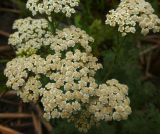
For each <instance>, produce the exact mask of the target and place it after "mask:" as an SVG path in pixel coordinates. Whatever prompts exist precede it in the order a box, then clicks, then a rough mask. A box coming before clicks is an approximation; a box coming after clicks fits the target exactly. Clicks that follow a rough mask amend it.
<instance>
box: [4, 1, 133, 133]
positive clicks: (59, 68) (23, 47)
mask: <svg viewBox="0 0 160 134" xmlns="http://www.w3.org/2000/svg"><path fill="white" fill-rule="evenodd" d="M29 1H31V0H29ZM38 2H39V1H38ZM50 2H51V1H50ZM56 2H58V1H56ZM59 2H62V1H59ZM63 2H65V1H63ZM70 2H72V1H70ZM36 4H37V3H36ZM39 4H40V2H39ZM73 5H74V3H73ZM14 29H17V30H18V31H17V32H15V33H14V34H12V35H11V36H10V38H9V43H10V44H11V45H13V46H15V48H16V49H17V50H18V52H19V53H25V54H24V55H22V56H23V57H17V58H15V59H13V60H12V61H10V62H8V63H7V65H6V69H5V71H4V74H5V75H6V77H8V81H7V86H8V87H11V88H12V89H14V90H16V91H17V94H18V95H19V96H20V97H21V98H22V100H23V101H24V102H30V101H33V102H37V101H38V102H41V103H42V106H43V108H44V117H45V118H46V119H48V120H49V119H52V118H62V119H66V120H67V121H69V122H72V123H74V124H75V126H76V127H77V128H78V129H79V130H80V131H84V132H87V131H88V129H90V128H91V126H93V125H98V124H99V122H100V121H102V120H105V121H110V120H118V121H119V120H122V119H126V118H127V117H128V115H129V114H130V113H131V108H130V106H129V105H130V104H129V103H130V102H129V98H128V97H127V93H128V87H127V86H126V85H123V84H120V83H119V82H118V81H117V80H110V81H107V82H106V84H101V85H98V84H97V83H96V80H95V78H94V76H95V73H96V72H97V70H98V69H100V68H102V65H101V64H99V63H97V62H98V59H97V58H96V57H94V56H93V55H92V54H91V51H92V50H91V46H90V45H89V44H90V43H92V42H93V41H94V40H93V38H92V37H90V36H89V35H88V34H87V33H86V32H85V31H83V30H81V29H79V28H76V27H75V26H70V27H69V28H64V29H62V30H56V33H55V35H53V34H52V33H51V32H49V31H47V30H48V23H47V22H46V21H45V20H43V19H40V20H35V19H31V18H26V19H21V20H18V21H16V22H15V24H14ZM42 46H44V47H42ZM45 47H47V50H44V51H43V53H41V51H38V50H41V49H44V48H45ZM48 49H49V51H48ZM50 51H51V52H50Z"/></svg>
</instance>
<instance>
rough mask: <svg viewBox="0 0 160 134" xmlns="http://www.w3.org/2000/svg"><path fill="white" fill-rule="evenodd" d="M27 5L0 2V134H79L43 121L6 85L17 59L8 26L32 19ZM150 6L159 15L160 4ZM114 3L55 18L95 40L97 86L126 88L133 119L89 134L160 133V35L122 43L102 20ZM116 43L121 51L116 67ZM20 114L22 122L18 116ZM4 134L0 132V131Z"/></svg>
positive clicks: (92, 4)
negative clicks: (8, 65) (10, 66)
mask: <svg viewBox="0 0 160 134" xmlns="http://www.w3.org/2000/svg"><path fill="white" fill-rule="evenodd" d="M148 1H149V0H148ZM25 2H26V0H0V133H1V131H2V126H4V127H5V129H6V128H8V129H12V130H13V129H14V130H16V131H19V132H22V133H25V134H32V133H33V134H41V133H45V134H47V133H49V131H50V132H51V133H53V134H79V132H78V131H77V130H76V129H75V128H74V127H73V126H72V125H71V124H68V123H66V122H63V121H55V120H53V121H51V122H50V123H47V122H45V121H44V120H43V119H42V118H41V116H42V113H41V110H40V108H39V107H38V106H35V105H34V104H23V103H22V102H21V100H20V99H19V98H18V97H17V96H16V95H15V94H14V92H12V90H10V89H8V88H7V87H6V86H5V82H6V78H5V76H4V75H3V70H4V68H5V65H6V63H7V62H8V61H9V60H11V59H13V58H14V57H15V53H14V50H13V48H12V47H11V46H9V45H8V44H7V40H8V36H9V34H10V33H12V32H13V31H12V24H13V22H14V20H16V19H18V18H25V17H27V16H30V15H31V13H30V12H29V11H27V10H26V9H25ZM149 2H150V3H151V4H152V6H153V8H154V9H155V13H156V14H157V15H158V16H160V1H159V0H150V1H149ZM118 3H119V1H118V0H81V4H80V6H79V7H78V8H77V10H78V12H77V14H75V15H74V16H73V17H72V19H70V20H69V19H65V18H64V17H59V16H57V19H59V20H61V23H63V24H65V25H68V24H74V25H76V26H77V27H80V28H82V29H83V30H85V31H87V33H88V34H90V35H91V36H93V37H94V38H95V43H94V44H93V45H92V47H93V54H94V55H95V56H96V57H98V59H99V61H100V62H101V63H102V64H103V66H104V69H103V70H100V71H99V72H98V73H97V75H96V77H97V79H98V81H99V82H100V81H101V82H105V81H106V80H107V79H111V78H116V79H118V80H119V81H120V82H121V83H125V84H127V85H128V87H129V97H130V100H131V107H132V114H131V115H130V116H129V118H128V120H125V121H120V122H114V121H113V122H108V123H106V122H102V124H101V126H100V127H99V128H96V127H94V128H93V129H91V130H90V131H89V132H88V134H160V60H159V59H160V34H153V33H150V34H149V35H148V36H146V37H143V36H140V35H138V34H136V35H129V36H127V37H126V38H125V41H124V39H123V38H120V35H119V33H117V32H116V31H115V29H113V28H110V27H109V26H106V25H105V19H106V18H105V15H106V14H107V13H108V11H109V10H110V9H112V8H115V7H116V6H117V4H118ZM117 37H119V40H117ZM118 44H122V45H123V47H122V48H121V49H120V51H119V55H118V58H117V60H116V62H114V59H115V56H116V51H115V50H116V45H118ZM6 113H11V114H10V116H11V115H12V116H11V117H10V116H7V117H6V118H5V116H6ZM13 113H14V114H13ZM24 113H25V115H23V116H22V117H20V116H19V115H20V114H24ZM26 113H27V114H26ZM26 115H28V117H27V118H25V116H26ZM16 116H17V117H16ZM51 125H52V126H51ZM52 128H53V130H51V129H52ZM4 131H5V130H4V129H3V131H2V132H4ZM7 134H9V133H7ZM13 134H14V133H13Z"/></svg>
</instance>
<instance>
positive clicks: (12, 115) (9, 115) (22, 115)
mask: <svg viewBox="0 0 160 134" xmlns="http://www.w3.org/2000/svg"><path fill="white" fill-rule="evenodd" d="M31 117H32V115H31V114H26V113H20V114H17V113H0V118H31Z"/></svg>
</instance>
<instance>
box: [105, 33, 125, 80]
mask: <svg viewBox="0 0 160 134" xmlns="http://www.w3.org/2000/svg"><path fill="white" fill-rule="evenodd" d="M119 36H121V35H119V33H117V39H116V45H115V49H114V52H115V56H114V59H113V62H112V64H111V66H110V67H109V70H108V73H107V75H106V77H105V78H104V80H105V79H107V78H108V77H109V76H110V74H111V73H112V72H113V67H114V65H115V64H116V63H117V61H118V58H119V55H120V51H121V48H122V46H123V44H124V43H122V44H120V43H121V42H124V41H125V39H126V37H125V38H124V39H123V41H121V40H120V38H121V37H119Z"/></svg>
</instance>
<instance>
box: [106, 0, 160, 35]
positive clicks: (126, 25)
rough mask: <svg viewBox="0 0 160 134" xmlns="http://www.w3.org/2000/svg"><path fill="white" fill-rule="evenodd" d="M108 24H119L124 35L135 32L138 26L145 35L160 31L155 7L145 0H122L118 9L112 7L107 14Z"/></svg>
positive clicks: (159, 22)
mask: <svg viewBox="0 0 160 134" xmlns="http://www.w3.org/2000/svg"><path fill="white" fill-rule="evenodd" d="M106 17H107V20H106V24H107V25H110V26H112V27H115V26H118V31H119V32H121V33H122V35H123V36H125V35H127V34H128V33H135V32H136V30H137V29H136V28H137V26H139V28H140V29H141V33H142V34H143V35H147V34H148V33H149V31H151V30H152V31H153V32H160V19H159V18H158V16H157V15H155V14H154V9H153V8H152V6H151V4H150V3H149V2H146V1H145V0H121V2H120V4H119V5H118V7H117V9H115V10H114V9H112V10H110V11H109V14H107V15H106Z"/></svg>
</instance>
